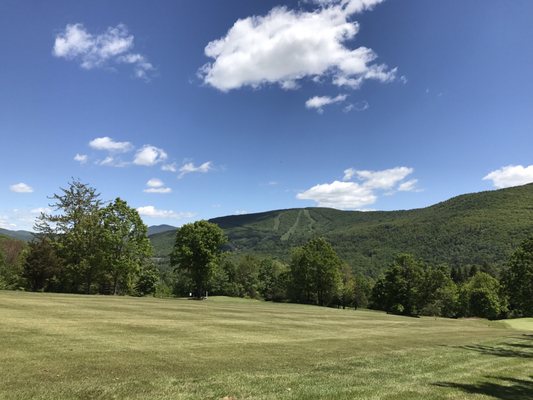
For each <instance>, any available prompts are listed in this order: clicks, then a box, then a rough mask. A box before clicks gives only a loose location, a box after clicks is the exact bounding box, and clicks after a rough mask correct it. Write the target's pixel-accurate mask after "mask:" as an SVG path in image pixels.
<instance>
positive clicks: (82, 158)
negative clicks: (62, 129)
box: [74, 153, 89, 164]
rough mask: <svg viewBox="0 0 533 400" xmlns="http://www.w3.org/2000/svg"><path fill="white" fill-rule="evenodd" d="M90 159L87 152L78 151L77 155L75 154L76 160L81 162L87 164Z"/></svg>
mask: <svg viewBox="0 0 533 400" xmlns="http://www.w3.org/2000/svg"><path fill="white" fill-rule="evenodd" d="M88 159H89V156H87V154H80V153H76V155H75V156H74V161H77V162H79V163H80V164H86V163H87V160H88Z"/></svg>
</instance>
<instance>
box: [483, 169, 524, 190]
mask: <svg viewBox="0 0 533 400" xmlns="http://www.w3.org/2000/svg"><path fill="white" fill-rule="evenodd" d="M483 180H490V181H492V184H493V185H494V187H496V188H499V189H501V188H506V187H511V186H520V185H525V184H526V183H531V182H533V165H529V166H527V167H524V166H522V165H507V166H505V167H502V168H500V169H497V170H495V171H492V172H490V173H489V174H487V175H486V176H485V177H484V178H483Z"/></svg>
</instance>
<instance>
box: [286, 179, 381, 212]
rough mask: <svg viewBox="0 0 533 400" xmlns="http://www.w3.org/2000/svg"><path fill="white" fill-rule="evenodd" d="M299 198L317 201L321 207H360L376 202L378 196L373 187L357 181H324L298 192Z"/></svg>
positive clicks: (297, 196)
mask: <svg viewBox="0 0 533 400" xmlns="http://www.w3.org/2000/svg"><path fill="white" fill-rule="evenodd" d="M296 198H297V199H299V200H313V201H316V203H317V205H318V206H319V207H332V208H340V209H358V208H361V207H364V206H366V205H369V204H373V203H375V202H376V200H377V197H376V195H375V194H374V193H373V192H372V190H371V189H369V188H367V187H365V186H363V185H360V184H358V183H355V182H340V181H334V182H332V183H324V184H321V185H316V186H313V187H312V188H311V189H308V190H306V191H305V192H301V193H298V194H297V195H296Z"/></svg>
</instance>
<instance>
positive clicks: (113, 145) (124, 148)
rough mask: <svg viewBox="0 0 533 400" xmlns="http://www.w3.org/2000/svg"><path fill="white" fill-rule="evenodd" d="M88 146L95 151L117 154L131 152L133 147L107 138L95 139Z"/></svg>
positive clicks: (127, 143)
mask: <svg viewBox="0 0 533 400" xmlns="http://www.w3.org/2000/svg"><path fill="white" fill-rule="evenodd" d="M89 146H90V147H92V148H93V149H95V150H104V151H109V152H117V153H126V152H128V151H131V150H133V145H132V144H131V143H130V142H117V141H115V140H113V139H112V138H110V137H109V136H104V137H98V138H95V139H93V140H91V141H90V142H89ZM77 161H78V160H77Z"/></svg>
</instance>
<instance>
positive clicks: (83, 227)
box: [34, 180, 102, 293]
mask: <svg viewBox="0 0 533 400" xmlns="http://www.w3.org/2000/svg"><path fill="white" fill-rule="evenodd" d="M60 189H61V194H54V195H53V196H52V200H54V201H55V202H54V203H53V204H51V207H52V208H53V210H54V211H56V212H59V213H58V214H45V213H41V215H40V217H39V218H38V220H37V222H36V224H35V227H34V228H35V230H36V231H37V232H38V234H39V235H41V236H45V237H47V238H48V239H49V240H50V241H52V242H54V245H55V246H56V249H57V251H58V254H59V256H60V257H61V258H62V259H63V261H64V264H65V267H66V272H67V273H68V274H69V275H70V277H71V281H70V282H69V284H70V285H69V286H70V287H67V288H64V289H66V291H74V292H78V291H83V292H85V293H91V292H92V291H93V290H94V288H93V284H94V283H95V279H96V277H97V275H98V273H99V272H100V271H99V268H100V267H101V265H102V252H101V251H100V250H101V248H100V244H101V241H100V239H101V234H102V230H101V224H100V208H101V206H102V201H101V200H100V195H99V194H98V193H97V192H96V189H95V188H93V187H90V186H89V185H87V184H85V183H82V182H80V181H78V180H73V181H72V182H69V185H68V187H67V188H60Z"/></svg>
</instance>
